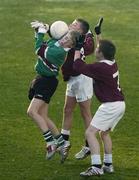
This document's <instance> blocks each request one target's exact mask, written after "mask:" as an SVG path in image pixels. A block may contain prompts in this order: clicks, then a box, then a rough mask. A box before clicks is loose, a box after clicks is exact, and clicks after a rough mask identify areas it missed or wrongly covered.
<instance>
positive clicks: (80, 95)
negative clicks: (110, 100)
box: [66, 74, 93, 102]
mask: <svg viewBox="0 0 139 180" xmlns="http://www.w3.org/2000/svg"><path fill="white" fill-rule="evenodd" d="M66 96H70V97H76V100H77V102H82V101H86V100H88V99H91V98H92V96H93V79H92V78H90V77H87V76H85V75H83V74H80V75H79V76H71V77H70V80H69V81H68V82H67V89H66Z"/></svg>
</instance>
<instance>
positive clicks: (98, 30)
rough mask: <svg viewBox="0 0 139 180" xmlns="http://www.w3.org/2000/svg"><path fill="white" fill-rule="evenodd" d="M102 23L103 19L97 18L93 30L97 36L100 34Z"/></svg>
mask: <svg viewBox="0 0 139 180" xmlns="http://www.w3.org/2000/svg"><path fill="white" fill-rule="evenodd" d="M102 22H103V17H101V18H99V21H98V23H97V25H96V26H95V28H94V30H95V33H96V34H97V35H99V34H101V25H102Z"/></svg>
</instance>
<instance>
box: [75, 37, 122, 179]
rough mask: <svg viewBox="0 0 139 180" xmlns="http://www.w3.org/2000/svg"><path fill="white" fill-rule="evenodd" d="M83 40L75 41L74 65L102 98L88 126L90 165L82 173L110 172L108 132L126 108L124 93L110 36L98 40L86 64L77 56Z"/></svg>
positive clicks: (110, 153)
mask: <svg viewBox="0 0 139 180" xmlns="http://www.w3.org/2000/svg"><path fill="white" fill-rule="evenodd" d="M81 47H82V42H81V41H80V39H79V40H78V41H77V45H76V49H77V50H76V51H75V57H74V60H75V62H74V65H73V68H74V69H75V70H76V71H77V72H79V73H82V74H84V75H86V76H88V77H91V78H93V83H94V93H95V95H96V97H97V98H98V100H99V101H100V102H101V105H100V106H99V108H98V110H97V111H96V113H95V115H94V117H93V119H92V121H91V123H90V125H89V127H88V128H87V130H86V133H85V134H86V138H87V141H88V143H89V147H90V151H91V167H90V168H88V169H87V170H86V171H84V172H81V173H80V175H81V176H94V175H102V174H104V172H109V173H112V172H114V168H113V165H112V141H111V137H110V135H109V132H110V130H113V129H114V128H115V126H116V125H117V123H118V122H119V120H120V119H121V118H122V117H123V115H124V112H125V102H124V96H123V93H122V91H121V88H120V86H119V71H118V67H117V63H116V62H115V52H116V47H115V45H114V44H113V43H112V42H111V41H109V40H100V41H99V43H98V46H97V48H96V50H95V56H96V62H94V63H92V64H86V63H85V62H84V61H83V60H82V59H81V58H80V57H81V55H80V51H79V50H80V48H81ZM98 132H100V136H101V139H102V142H103V144H104V160H103V165H102V163H101V158H100V145H99V142H98V140H97V137H96V135H97V134H98Z"/></svg>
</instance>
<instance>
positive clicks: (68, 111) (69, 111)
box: [64, 106, 73, 115]
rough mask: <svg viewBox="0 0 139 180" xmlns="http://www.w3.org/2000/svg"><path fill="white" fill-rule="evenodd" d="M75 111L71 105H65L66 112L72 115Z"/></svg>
mask: <svg viewBox="0 0 139 180" xmlns="http://www.w3.org/2000/svg"><path fill="white" fill-rule="evenodd" d="M72 112H73V109H72V108H71V107H70V106H65V107H64V114H67V115H71V114H72Z"/></svg>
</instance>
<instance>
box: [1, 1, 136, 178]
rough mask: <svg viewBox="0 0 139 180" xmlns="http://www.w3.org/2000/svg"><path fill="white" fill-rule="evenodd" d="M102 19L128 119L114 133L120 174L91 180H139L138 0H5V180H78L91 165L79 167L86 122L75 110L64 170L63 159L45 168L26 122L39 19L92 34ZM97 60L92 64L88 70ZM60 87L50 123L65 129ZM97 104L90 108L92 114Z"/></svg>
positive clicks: (40, 144) (37, 136) (36, 136)
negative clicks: (76, 23)
mask: <svg viewBox="0 0 139 180" xmlns="http://www.w3.org/2000/svg"><path fill="white" fill-rule="evenodd" d="M100 16H103V17H104V24H103V37H105V38H108V39H111V40H113V42H114V43H115V44H116V46H117V56H116V59H117V61H118V64H119V69H120V82H121V85H122V88H123V91H124V94H125V97H126V105H127V108H126V114H125V116H124V118H123V119H122V120H121V122H120V123H119V124H118V126H117V128H116V129H115V131H114V132H113V133H112V138H113V160H114V167H115V173H114V174H113V175H108V174H106V175H104V176H102V177H93V178H90V179H96V180H97V179H102V180H138V179H139V113H138V112H139V23H138V19H139V1H138V0H124V1H121V0H103V1H102V0H76V1H73V0H67V1H66V0H61V1H60V0H0V180H22V179H23V180H79V179H83V178H81V177H80V176H79V173H80V172H81V171H82V170H85V169H86V168H87V167H88V166H89V165H90V158H87V159H85V160H83V161H77V160H75V159H74V154H75V153H76V152H78V151H79V150H80V148H81V146H82V145H83V142H84V125H83V120H82V119H81V115H80V112H79V108H78V107H77V108H76V109H75V112H74V119H73V127H72V131H71V134H72V135H71V143H72V149H71V151H70V155H69V158H68V160H67V161H66V162H65V163H64V165H61V164H60V163H59V156H58V155H56V156H55V157H54V158H53V159H52V160H51V161H46V160H45V151H44V150H45V149H44V145H45V143H44V141H43V138H42V137H41V133H40V131H39V130H38V129H37V128H36V126H35V124H34V123H33V122H32V121H31V120H30V119H29V118H28V117H27V115H26V109H27V107H28V104H29V101H28V99H27V92H28V86H29V82H30V81H31V79H32V78H33V77H34V76H35V72H34V64H35V62H36V60H35V59H36V57H35V54H34V40H33V31H32V29H31V28H30V22H31V21H32V20H34V19H37V20H42V21H44V22H46V23H47V22H48V23H51V22H53V21H55V20H64V21H66V22H67V23H71V22H72V21H73V20H74V19H75V18H79V17H81V18H84V19H86V20H88V21H89V23H90V25H91V28H92V29H93V27H94V25H95V24H96V22H97V20H98V18H99V17H100ZM92 59H94V57H88V58H87V61H88V62H91V61H92ZM59 79H60V83H59V87H58V89H57V92H56V94H55V96H54V97H53V99H52V101H51V104H50V108H49V110H50V113H49V115H50V117H51V118H52V119H54V121H55V123H56V124H57V126H58V127H59V129H60V127H61V122H62V109H63V105H64V91H65V88H66V84H65V83H64V82H63V81H62V76H61V74H60V75H59ZM97 107H98V102H97V100H96V98H93V100H92V113H94V112H95V111H96V109H97Z"/></svg>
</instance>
